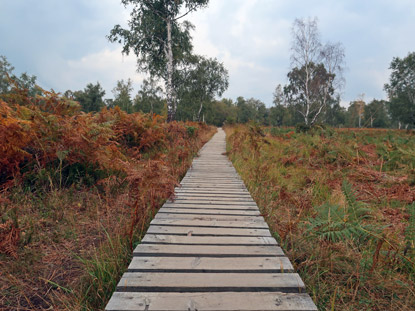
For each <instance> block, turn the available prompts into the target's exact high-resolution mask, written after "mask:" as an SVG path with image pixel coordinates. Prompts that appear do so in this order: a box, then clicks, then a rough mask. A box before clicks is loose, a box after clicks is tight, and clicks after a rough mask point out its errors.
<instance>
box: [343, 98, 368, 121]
mask: <svg viewBox="0 0 415 311" xmlns="http://www.w3.org/2000/svg"><path fill="white" fill-rule="evenodd" d="M365 107H366V103H365V102H364V101H363V98H360V99H358V100H355V101H352V102H350V105H349V107H348V108H347V114H346V126H347V127H349V128H351V127H359V128H360V127H362V125H363V124H364V122H365V118H364V117H365Z"/></svg>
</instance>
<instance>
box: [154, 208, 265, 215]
mask: <svg viewBox="0 0 415 311" xmlns="http://www.w3.org/2000/svg"><path fill="white" fill-rule="evenodd" d="M159 213H170V214H191V215H230V216H236V215H239V216H259V215H260V213H259V211H258V210H236V209H234V210H223V209H213V208H204V209H201V208H198V209H196V208H193V209H192V208H174V207H162V208H161V209H160V210H159Z"/></svg>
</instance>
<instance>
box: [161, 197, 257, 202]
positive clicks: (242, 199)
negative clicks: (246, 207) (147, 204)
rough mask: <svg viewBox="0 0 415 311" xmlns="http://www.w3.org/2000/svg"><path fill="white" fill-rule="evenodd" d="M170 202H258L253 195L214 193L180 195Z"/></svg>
mask: <svg viewBox="0 0 415 311" xmlns="http://www.w3.org/2000/svg"><path fill="white" fill-rule="evenodd" d="M169 201H170V202H176V201H208V202H211V201H214V202H223V203H225V204H226V202H237V203H239V202H240V203H251V204H256V203H255V201H254V200H253V199H252V198H251V197H247V196H245V197H241V196H232V197H229V196H224V195H222V196H220V195H216V196H215V195H213V196H197V195H196V196H195V195H178V196H176V197H175V198H174V200H169Z"/></svg>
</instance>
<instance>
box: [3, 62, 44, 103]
mask: <svg viewBox="0 0 415 311" xmlns="http://www.w3.org/2000/svg"><path fill="white" fill-rule="evenodd" d="M13 71H14V67H13V66H12V65H11V64H10V63H9V62H8V61H7V58H6V57H5V56H2V55H0V95H1V94H8V93H12V92H13V89H14V88H15V86H17V87H18V88H21V89H25V90H26V91H27V93H28V95H29V96H30V97H33V96H36V95H37V94H39V95H40V94H41V93H42V91H41V89H40V88H38V87H37V85H36V76H31V75H29V74H27V73H26V72H24V73H22V74H21V75H20V77H18V76H16V75H15V74H14V72H13ZM14 83H15V84H16V85H15V84H14Z"/></svg>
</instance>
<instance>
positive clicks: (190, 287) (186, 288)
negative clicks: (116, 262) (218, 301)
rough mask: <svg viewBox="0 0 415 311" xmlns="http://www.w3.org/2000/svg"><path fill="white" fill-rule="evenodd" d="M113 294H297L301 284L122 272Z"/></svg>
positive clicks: (262, 277) (270, 276)
mask: <svg viewBox="0 0 415 311" xmlns="http://www.w3.org/2000/svg"><path fill="white" fill-rule="evenodd" d="M117 291H122V292H127V291H128V292H146V291H147V292H193V293H197V292H230V291H237V292H253V291H268V292H286V293H301V292H303V291H304V283H303V281H302V280H301V278H300V277H299V276H298V274H296V273H249V274H246V273H167V272H154V273H152V272H126V273H124V275H123V277H122V278H121V280H120V282H119V283H118V286H117Z"/></svg>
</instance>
